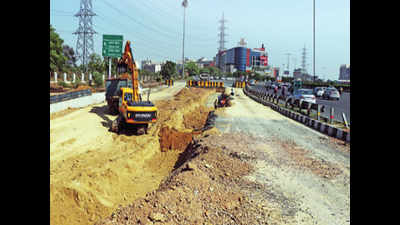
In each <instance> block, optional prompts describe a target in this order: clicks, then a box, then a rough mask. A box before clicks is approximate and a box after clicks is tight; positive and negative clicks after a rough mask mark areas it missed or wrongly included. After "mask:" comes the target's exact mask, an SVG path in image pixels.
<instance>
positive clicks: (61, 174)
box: [50, 88, 215, 225]
mask: <svg viewBox="0 0 400 225" xmlns="http://www.w3.org/2000/svg"><path fill="white" fill-rule="evenodd" d="M212 94H215V90H211V89H200V88H190V89H188V88H184V89H182V90H181V91H180V92H179V93H178V94H176V95H175V96H174V98H173V99H169V100H161V101H156V102H154V103H155V105H156V107H157V108H158V112H159V114H158V122H157V123H156V124H155V125H153V126H151V127H150V128H149V134H148V135H143V136H134V135H133V136H128V135H119V136H118V135H116V134H112V140H111V141H110V142H107V143H104V144H103V145H101V147H97V148H96V149H90V150H87V151H82V150H80V151H81V152H80V154H77V155H76V156H71V157H68V158H65V159H62V160H61V159H57V161H56V160H53V161H52V159H51V163H50V181H51V182H50V223H51V224H61V225H64V224H93V223H95V222H96V221H99V220H101V219H102V218H104V217H106V216H109V215H110V214H111V213H112V212H113V211H114V210H116V209H117V208H119V207H120V206H123V205H126V204H129V203H130V202H133V201H134V200H135V199H137V198H140V197H144V196H145V195H146V193H149V192H151V191H153V190H155V189H157V188H158V186H159V185H160V183H161V181H162V180H163V179H164V178H165V177H167V176H168V175H169V174H170V173H171V171H173V170H174V169H175V168H177V167H179V165H181V164H182V163H184V162H185V160H186V158H187V156H188V154H191V153H190V149H192V145H193V141H192V140H193V136H195V135H199V134H201V133H202V132H204V131H205V130H208V129H210V128H212V120H213V118H214V117H215V116H214V114H213V113H212V111H211V110H212V109H211V108H207V107H206V103H207V101H210V100H209V98H210V97H212ZM108 135H109V134H108ZM71 151H72V150H71Z"/></svg>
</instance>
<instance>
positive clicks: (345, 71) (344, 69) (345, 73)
mask: <svg viewBox="0 0 400 225" xmlns="http://www.w3.org/2000/svg"><path fill="white" fill-rule="evenodd" d="M339 80H350V64H343V65H341V66H340V70H339Z"/></svg>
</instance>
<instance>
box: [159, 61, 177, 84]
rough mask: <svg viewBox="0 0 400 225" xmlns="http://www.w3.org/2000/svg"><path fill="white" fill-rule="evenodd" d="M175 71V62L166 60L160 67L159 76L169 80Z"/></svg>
mask: <svg viewBox="0 0 400 225" xmlns="http://www.w3.org/2000/svg"><path fill="white" fill-rule="evenodd" d="M175 73H176V63H174V62H171V61H167V62H166V63H165V64H164V65H162V67H161V76H162V78H163V79H164V80H170V79H171V77H172V76H173V75H174V74H175Z"/></svg>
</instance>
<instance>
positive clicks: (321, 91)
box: [314, 87, 325, 97]
mask: <svg viewBox="0 0 400 225" xmlns="http://www.w3.org/2000/svg"><path fill="white" fill-rule="evenodd" d="M324 91H325V87H316V88H314V95H315V96H316V97H322V95H323V94H324Z"/></svg>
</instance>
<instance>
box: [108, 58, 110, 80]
mask: <svg viewBox="0 0 400 225" xmlns="http://www.w3.org/2000/svg"><path fill="white" fill-rule="evenodd" d="M110 78H111V57H108V79H110Z"/></svg>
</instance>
